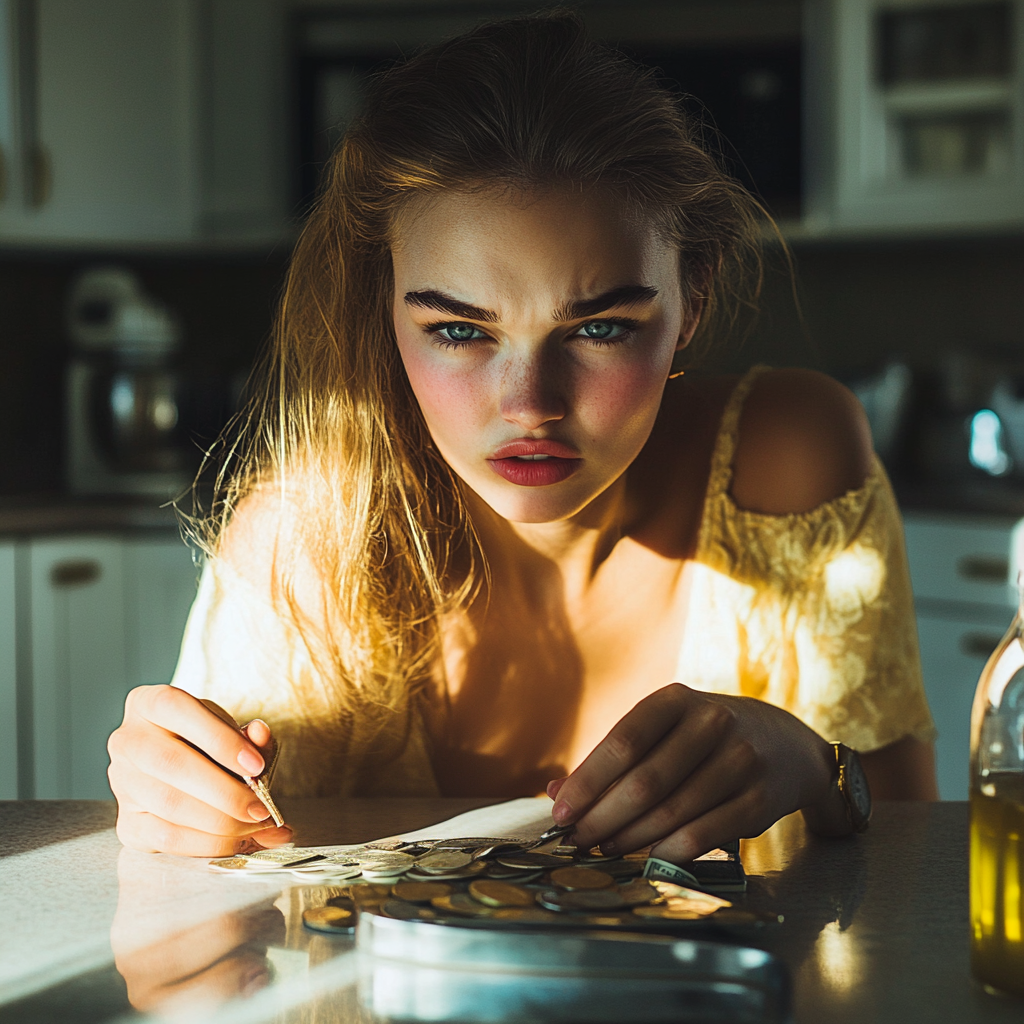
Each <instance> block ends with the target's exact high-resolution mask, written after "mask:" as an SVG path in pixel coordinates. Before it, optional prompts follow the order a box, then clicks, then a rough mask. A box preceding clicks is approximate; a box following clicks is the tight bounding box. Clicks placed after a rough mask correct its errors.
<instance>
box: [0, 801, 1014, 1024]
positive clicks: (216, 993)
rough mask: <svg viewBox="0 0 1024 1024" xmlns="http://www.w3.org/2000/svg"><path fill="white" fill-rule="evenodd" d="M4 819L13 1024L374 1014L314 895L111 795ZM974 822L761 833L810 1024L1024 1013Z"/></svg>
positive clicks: (755, 856) (753, 864)
mask: <svg viewBox="0 0 1024 1024" xmlns="http://www.w3.org/2000/svg"><path fill="white" fill-rule="evenodd" d="M488 802H490V801H485V800H373V801H371V800H330V799H324V800H291V801H289V800H282V801H281V804H282V805H283V806H282V810H283V811H284V813H285V816H286V817H287V818H288V820H289V821H291V822H292V823H293V824H294V826H295V828H296V841H297V842H298V843H301V844H307V843H312V844H319V843H327V842H359V841H363V840H367V839H370V838H374V837H376V836H380V835H387V834H392V833H395V832H401V831H406V830H409V829H412V828H416V827H422V826H424V825H426V824H429V823H431V822H432V821H439V820H442V819H444V818H447V817H451V816H452V815H454V814H458V813H461V812H462V811H464V810H467V809H469V808H471V807H476V806H481V805H483V804H486V803H488ZM0 821H2V827H0V893H2V895H0V910H2V915H0V916H2V920H3V921H4V930H3V934H2V936H0V1002H2V1003H3V1005H0V1020H2V1021H4V1022H10V1024H14V1022H21V1021H32V1022H33V1024H36V1022H40V1021H48V1020H54V1021H57V1020H60V1021H62V1022H64V1021H66V1022H70V1024H73V1022H74V1021H76V1020H81V1021H86V1020H88V1021H90V1022H100V1021H106V1020H113V1019H114V1018H117V1017H121V1016H123V1015H124V1014H126V1013H127V1014H131V1013H132V1012H133V1011H132V1006H131V1003H130V1002H129V997H130V998H131V1000H132V1001H134V1002H135V1003H136V1004H137V1005H139V1006H145V1007H147V1008H149V1009H150V1010H155V1009H157V1008H158V1007H159V1008H160V1012H161V1014H162V1015H167V1014H171V1015H176V1016H177V1017H178V1019H188V1020H189V1021H202V1020H224V1021H228V1020H231V1021H236V1020H237V1021H245V1022H246V1024H258V1022H259V1021H261V1020H269V1019H274V1020H278V1021H283V1020H287V1021H290V1020H295V1021H299V1020H314V1019H315V1020H318V1021H325V1020H339V1021H340V1020H349V1019H354V1018H355V1017H356V1016H357V1015H358V1013H357V1011H358V1008H357V1006H356V1003H355V1000H356V995H355V991H356V990H355V988H354V977H355V975H354V972H353V967H352V958H351V957H349V956H347V954H348V952H349V950H350V949H351V941H350V940H347V939H343V938H334V937H329V936H322V935H316V934H314V933H311V932H308V931H306V930H304V929H303V928H302V926H301V923H300V922H301V914H300V911H301V908H302V906H303V903H304V902H305V901H308V900H313V901H314V902H315V900H316V898H317V893H316V892H315V890H314V888H313V887H304V886H301V885H293V884H291V883H292V882H294V881H295V879H290V880H289V881H288V882H283V881H274V880H273V879H268V878H267V877H266V876H261V877H260V878H254V879H242V880H239V879H237V878H225V877H223V876H220V875H215V874H213V873H211V872H209V871H207V870H206V868H205V863H204V862H202V861H190V860H186V859H181V858H175V857H168V856H163V855H161V856H151V855H146V854H139V853H136V852H135V851H132V850H126V849H122V848H121V847H120V846H119V844H118V841H117V838H116V836H115V835H114V833H113V831H112V829H111V826H112V824H113V821H114V807H113V805H112V804H104V803H97V802H94V803H90V802H82V801H77V802H72V801H62V802H42V801H39V802H24V803H0ZM967 823H968V810H967V805H966V804H962V803H941V804H926V803H910V802H907V803H896V802H893V803H880V804H878V805H877V807H876V811H875V819H874V821H873V822H872V825H871V828H870V829H869V830H868V832H867V833H866V834H865V835H863V836H858V837H853V838H850V839H845V840H820V839H815V838H813V837H810V836H808V835H807V833H806V832H805V831H804V829H803V826H802V823H801V822H800V820H799V818H798V817H797V816H791V817H789V818H786V819H783V820H782V821H780V822H779V823H777V824H776V825H775V826H774V827H773V828H772V829H770V830H769V831H768V832H766V833H765V834H764V835H763V836H761V837H759V838H758V839H755V840H747V841H745V842H744V851H743V856H744V862H745V865H746V867H747V871H748V873H749V875H750V888H749V892H748V893H747V895H746V897H745V898H743V899H742V902H744V903H745V904H746V905H747V906H749V907H751V908H753V909H763V910H771V911H777V912H781V913H783V914H785V916H786V920H785V923H784V924H783V925H781V926H780V927H779V928H777V929H776V930H775V931H774V933H772V934H770V935H766V936H765V940H764V941H763V943H761V944H762V945H763V946H764V947H765V948H767V949H769V950H770V951H772V952H773V953H775V954H776V955H777V956H778V957H779V958H780V959H781V960H782V961H783V962H784V963H785V964H787V965H788V968H789V970H790V972H791V976H792V980H793V987H794V1014H793V1016H794V1021H795V1022H797V1024H801V1022H808V1024H810V1022H814V1024H820V1022H822V1021H828V1022H829V1024H843V1022H854V1021H857V1022H867V1021H870V1022H872V1024H890V1022H891V1024H896V1022H898V1024H915V1022H922V1024H924V1022H927V1024H933V1022H934V1021H936V1020H950V1021H957V1022H960V1024H963V1022H975V1021H977V1022H1003V1021H1006V1022H1009V1021H1014V1022H1016V1024H1019V1021H1020V1020H1021V1019H1022V1015H1024V1002H1021V1001H1017V1000H1013V999H1009V998H1002V997H998V996H992V995H989V994H987V993H985V992H984V991H982V990H981V989H980V988H979V987H978V986H977V985H976V984H975V983H974V982H973V981H972V980H971V977H970V973H969V968H968V918H967ZM115 958H116V966H115ZM268 978H272V979H273V980H272V981H271V983H270V984H269V985H268V986H267V987H264V985H265V984H266V982H267V980H268ZM300 1007H301V1009H300ZM537 1019H543V1013H542V1012H540V1013H539V1014H538V1017H537Z"/></svg>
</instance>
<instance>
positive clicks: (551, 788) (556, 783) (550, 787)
mask: <svg viewBox="0 0 1024 1024" xmlns="http://www.w3.org/2000/svg"><path fill="white" fill-rule="evenodd" d="M567 778H568V776H564V777H562V778H561V779H552V780H551V781H550V782H549V783H548V784H547V787H546V788H545V790H544V792H545V793H547V795H548V796H549V797H551V799H552V800H554V799H555V796H556V794H557V793H558V791H559V790H560V789H561V788H562V783H563V782H565V780H566V779H567Z"/></svg>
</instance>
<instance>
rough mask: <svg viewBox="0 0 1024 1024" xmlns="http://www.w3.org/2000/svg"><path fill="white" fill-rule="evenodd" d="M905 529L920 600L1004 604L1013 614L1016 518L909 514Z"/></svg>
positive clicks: (912, 579) (911, 576)
mask: <svg viewBox="0 0 1024 1024" xmlns="http://www.w3.org/2000/svg"><path fill="white" fill-rule="evenodd" d="M904 530H905V533H906V540H907V560H908V561H909V562H910V579H911V582H912V583H913V585H914V598H915V599H916V600H918V601H922V600H924V601H947V602H954V603H958V604H965V603H969V604H986V605H993V606H999V605H1002V606H1005V607H1006V608H1007V609H1009V610H1010V611H1011V613H1012V610H1013V609H1014V608H1015V607H1016V605H1017V595H1016V592H1015V589H1014V588H1013V587H1011V586H1009V585H1008V582H1007V581H1008V580H1009V577H1010V537H1011V534H1012V532H1013V521H1012V520H1001V519H994V520H993V519H966V518H963V517H958V516H942V515H932V516H928V515H921V514H910V515H907V516H906V517H905V518H904ZM1007 621H1009V619H1007Z"/></svg>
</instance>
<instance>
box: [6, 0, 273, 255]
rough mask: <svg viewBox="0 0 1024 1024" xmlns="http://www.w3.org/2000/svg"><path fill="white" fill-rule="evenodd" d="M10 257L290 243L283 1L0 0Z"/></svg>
mask: <svg viewBox="0 0 1024 1024" xmlns="http://www.w3.org/2000/svg"><path fill="white" fill-rule="evenodd" d="M0 14H2V18H0V150H2V154H0V159H2V162H3V172H4V173H3V183H2V184H0V239H2V241H3V243H4V244H29V245H31V244H46V245H54V244H61V245H68V244H70V245H75V244H80V245H95V244H101V245H102V244H111V245H123V244H133V243H144V244H151V243H157V244H159V243H196V242H199V243H203V242H210V243H242V244H244V243H249V242H251V243H254V244H255V243H263V242H266V241H272V240H274V239H276V238H279V237H281V235H282V234H283V233H284V232H285V230H286V221H287V209H286V203H285V196H286V192H287V190H286V188H284V187H283V186H282V181H283V179H284V177H285V174H284V170H283V167H284V163H285V152H284V150H285V146H286V141H287V139H286V136H287V132H286V129H285V110H284V109H283V108H284V103H285V99H284V97H285V96H286V92H287V90H286V83H285V80H284V79H285V67H286V52H285V47H286V33H285V32H284V24H285V21H284V18H285V15H284V12H283V10H282V9H281V6H280V5H279V3H277V2H275V0H145V2H144V3H140V2H139V0H88V2H86V3H83V2H81V0H0Z"/></svg>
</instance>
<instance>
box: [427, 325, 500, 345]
mask: <svg viewBox="0 0 1024 1024" xmlns="http://www.w3.org/2000/svg"><path fill="white" fill-rule="evenodd" d="M432 329H433V330H434V331H436V333H437V334H439V335H440V336H441V338H442V339H443V340H444V341H451V342H454V343H455V344H457V345H463V344H465V343H466V342H468V341H479V340H480V339H481V338H486V337H487V335H486V334H484V332H483V331H481V330H480V329H479V328H478V327H474V326H473V325H472V324H440V325H438V326H436V327H434V326H432Z"/></svg>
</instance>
